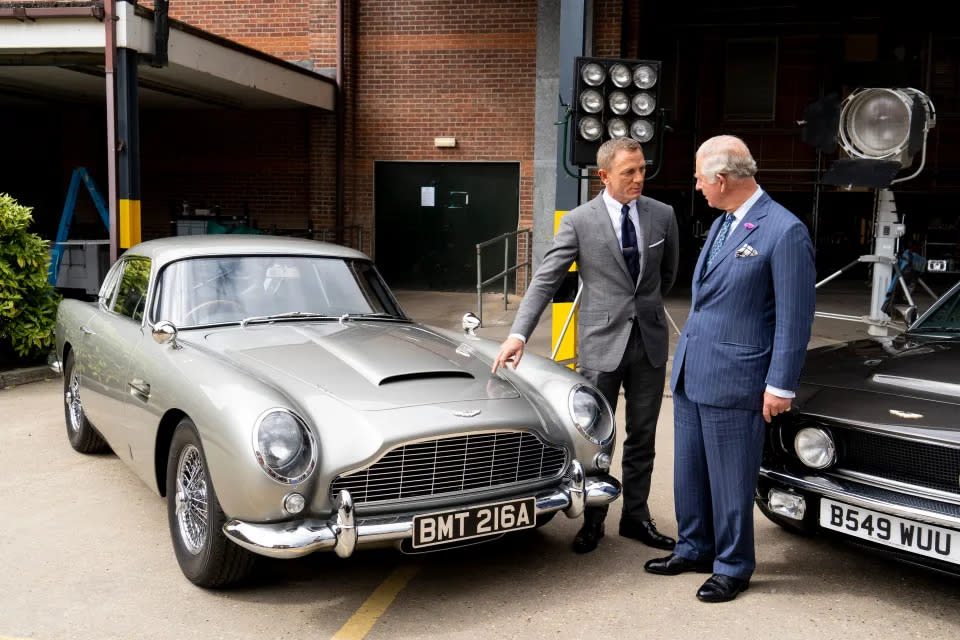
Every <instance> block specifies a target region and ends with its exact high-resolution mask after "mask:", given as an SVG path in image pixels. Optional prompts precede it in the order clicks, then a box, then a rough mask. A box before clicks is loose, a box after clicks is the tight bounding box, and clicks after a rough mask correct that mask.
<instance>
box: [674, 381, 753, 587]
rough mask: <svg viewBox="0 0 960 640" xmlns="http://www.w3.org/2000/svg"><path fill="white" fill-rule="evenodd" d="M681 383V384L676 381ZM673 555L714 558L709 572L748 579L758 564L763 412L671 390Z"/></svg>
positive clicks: (700, 558) (695, 558)
mask: <svg viewBox="0 0 960 640" xmlns="http://www.w3.org/2000/svg"><path fill="white" fill-rule="evenodd" d="M678 387H679V385H678ZM673 430H674V463H673V465H674V466H673V492H674V502H675V504H676V510H677V529H678V534H679V535H678V540H677V546H676V548H675V549H674V553H676V554H677V555H679V556H682V557H684V558H687V559H688V560H699V561H709V560H713V572H714V573H720V574H723V575H727V576H732V577H734V578H740V579H742V580H747V579H749V578H750V576H751V575H752V574H753V570H754V568H755V567H756V558H755V555H754V543H753V496H754V493H755V492H756V489H757V475H758V473H759V471H760V459H761V455H762V453H763V438H764V420H763V413H762V412H760V411H753V410H747V409H725V408H722V407H713V406H710V405H703V404H697V403H695V402H692V401H691V400H690V399H689V398H687V396H686V394H684V393H683V390H682V388H678V389H677V390H676V391H675V392H674V394H673Z"/></svg>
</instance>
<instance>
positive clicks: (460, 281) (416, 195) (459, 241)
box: [374, 162, 520, 291]
mask: <svg viewBox="0 0 960 640" xmlns="http://www.w3.org/2000/svg"><path fill="white" fill-rule="evenodd" d="M374 189H375V191H374V199H375V202H376V222H375V228H376V245H375V250H376V262H377V267H378V268H379V269H380V272H381V273H382V274H383V276H384V278H385V279H386V280H387V282H388V283H389V284H390V286H391V287H394V288H397V289H418V290H433V291H476V284H477V251H476V244H477V243H478V242H483V241H484V240H489V239H490V238H493V237H494V236H498V235H500V234H502V233H507V232H509V231H515V230H516V229H517V223H518V221H519V215H520V165H519V164H518V163H513V162H442V163H441V162H377V163H376V167H375V180H374ZM509 251H510V264H511V265H513V264H515V260H516V257H515V256H516V242H515V240H514V239H511V240H510V249H509ZM502 269H503V245H502V244H500V243H498V244H495V245H493V246H491V247H488V248H486V249H484V253H483V271H484V276H483V277H484V279H487V278H489V277H490V276H491V275H494V274H496V273H498V272H500V271H501V270H502ZM510 282H511V284H510V286H511V287H512V282H513V280H512V278H511V281H510ZM499 287H500V285H499V284H498V283H495V284H491V285H489V289H485V290H490V291H495V290H498V288H499Z"/></svg>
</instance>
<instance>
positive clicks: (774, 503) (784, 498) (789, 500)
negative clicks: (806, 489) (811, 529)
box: [767, 489, 807, 520]
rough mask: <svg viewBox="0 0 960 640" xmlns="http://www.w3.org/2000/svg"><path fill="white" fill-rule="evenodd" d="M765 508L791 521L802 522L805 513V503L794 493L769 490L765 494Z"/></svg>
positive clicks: (802, 498) (801, 497)
mask: <svg viewBox="0 0 960 640" xmlns="http://www.w3.org/2000/svg"><path fill="white" fill-rule="evenodd" d="M767 508H768V509H770V511H772V512H774V513H776V514H779V515H781V516H786V517H787V518H790V519H791V520H803V515H804V514H805V513H806V512H807V501H806V500H805V499H804V497H803V496H800V495H797V494H795V493H787V492H786V491H780V490H779V489H770V492H769V493H768V494H767Z"/></svg>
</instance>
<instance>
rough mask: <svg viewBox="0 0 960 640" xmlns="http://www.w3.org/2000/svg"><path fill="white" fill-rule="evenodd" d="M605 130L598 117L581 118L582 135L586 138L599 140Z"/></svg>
mask: <svg viewBox="0 0 960 640" xmlns="http://www.w3.org/2000/svg"><path fill="white" fill-rule="evenodd" d="M602 132H603V125H601V124H600V121H599V120H597V119H596V118H592V117H587V118H583V119H582V120H580V136H581V137H583V139H584V140H599V139H600V134H601V133H602Z"/></svg>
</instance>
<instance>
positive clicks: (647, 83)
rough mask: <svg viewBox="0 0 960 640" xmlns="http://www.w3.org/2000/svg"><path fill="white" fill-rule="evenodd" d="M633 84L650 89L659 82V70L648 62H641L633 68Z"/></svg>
mask: <svg viewBox="0 0 960 640" xmlns="http://www.w3.org/2000/svg"><path fill="white" fill-rule="evenodd" d="M633 84H635V85H637V87H639V88H640V89H649V88H650V87H652V86H653V85H655V84H657V71H656V69H654V68H653V67H651V66H650V65H647V64H641V65H639V66H638V67H637V68H636V69H634V70H633Z"/></svg>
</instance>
